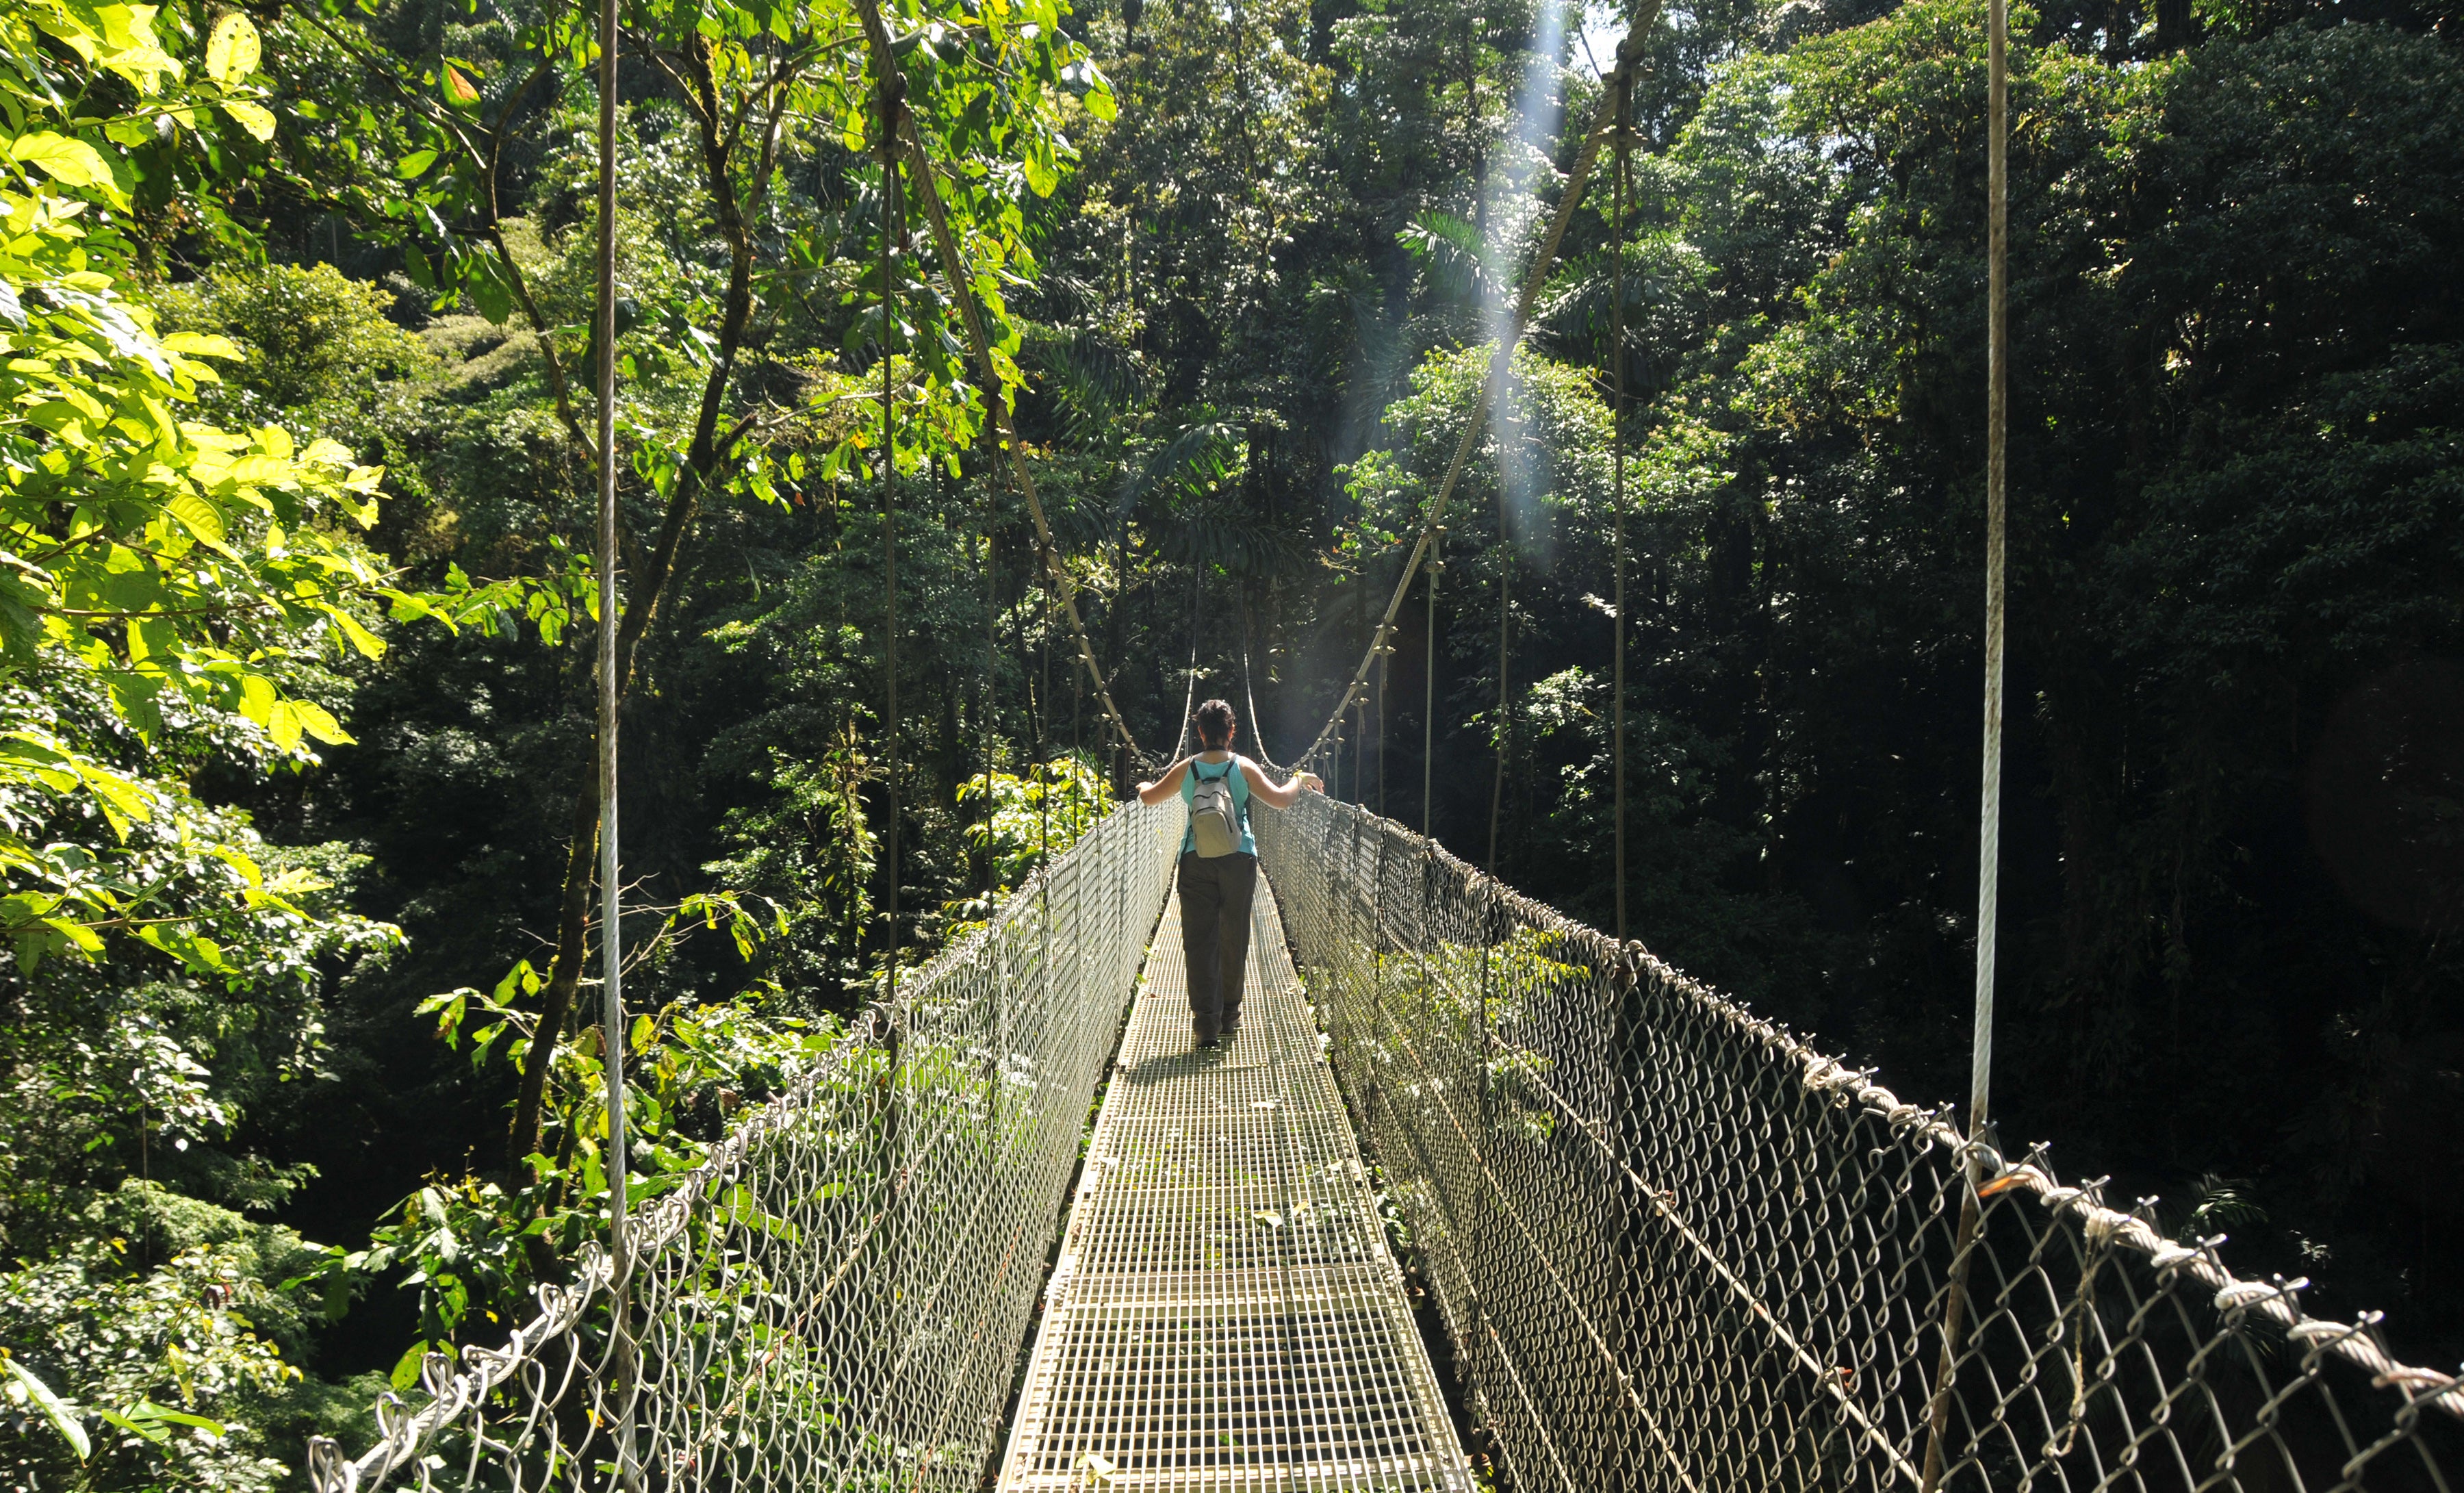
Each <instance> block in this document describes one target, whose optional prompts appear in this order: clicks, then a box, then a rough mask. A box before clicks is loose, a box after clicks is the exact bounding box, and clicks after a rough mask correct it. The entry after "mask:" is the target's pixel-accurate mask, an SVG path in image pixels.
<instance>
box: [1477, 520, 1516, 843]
mask: <svg viewBox="0 0 2464 1493" xmlns="http://www.w3.org/2000/svg"><path fill="white" fill-rule="evenodd" d="M1513 626H1514V541H1513V540H1511V539H1508V538H1507V537H1506V484H1505V483H1503V482H1501V483H1499V484H1498V485H1497V723H1496V736H1497V774H1496V776H1495V777H1493V778H1492V779H1489V787H1488V864H1487V866H1486V867H1484V868H1485V870H1487V872H1488V873H1489V874H1490V875H1492V876H1494V875H1496V874H1497V819H1498V811H1499V809H1500V808H1501V807H1502V806H1503V805H1504V804H1505V802H1506V754H1507V749H1508V748H1509V747H1511V746H1512V745H1513V742H1514V716H1513V714H1512V713H1513V696H1511V695H1509V694H1507V690H1506V665H1507V657H1506V648H1507V639H1508V636H1509V634H1510V632H1511V630H1512V628H1513Z"/></svg>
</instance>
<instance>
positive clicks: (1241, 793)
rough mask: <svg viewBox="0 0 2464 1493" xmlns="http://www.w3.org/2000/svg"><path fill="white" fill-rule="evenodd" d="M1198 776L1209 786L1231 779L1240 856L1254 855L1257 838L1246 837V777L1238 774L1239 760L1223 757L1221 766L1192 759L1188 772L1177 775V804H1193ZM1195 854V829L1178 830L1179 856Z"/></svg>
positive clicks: (1196, 833) (1196, 838) (1246, 775)
mask: <svg viewBox="0 0 2464 1493" xmlns="http://www.w3.org/2000/svg"><path fill="white" fill-rule="evenodd" d="M1209 769H1221V771H1210V770H1209ZM1201 772H1204V773H1205V774H1206V780H1207V781H1208V782H1213V781H1214V780H1215V779H1218V778H1226V777H1228V778H1229V779H1231V780H1232V807H1233V808H1234V809H1235V810H1237V811H1238V812H1239V813H1240V815H1241V853H1242V854H1243V855H1255V854H1257V853H1258V837H1257V836H1255V835H1253V834H1251V833H1249V775H1248V774H1247V773H1244V772H1243V771H1242V770H1241V759H1240V758H1239V757H1225V758H1224V759H1223V760H1222V761H1221V762H1200V761H1198V760H1196V759H1195V758H1193V759H1192V760H1191V761H1190V764H1189V771H1187V772H1185V773H1182V774H1181V775H1180V801H1181V802H1183V803H1193V802H1196V801H1197V800H1198V775H1199V773H1201ZM1197 850H1198V831H1197V830H1195V829H1184V830H1182V831H1181V832H1180V853H1181V854H1183V855H1191V854H1195V853H1196V852H1197Z"/></svg>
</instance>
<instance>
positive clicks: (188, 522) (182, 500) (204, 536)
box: [163, 493, 224, 546]
mask: <svg viewBox="0 0 2464 1493" xmlns="http://www.w3.org/2000/svg"><path fill="white" fill-rule="evenodd" d="M163 511H164V512H165V513H166V514H169V515H170V516H172V517H174V518H177V519H179V520H180V527H182V528H184V529H186V530H187V531H188V532H189V533H190V534H192V535H195V536H196V537H197V538H198V539H199V540H200V541H202V542H204V543H207V544H211V545H216V546H219V545H220V544H221V543H222V542H223V534H224V530H223V516H222V515H221V514H220V513H219V512H217V511H216V510H215V508H214V505H213V504H211V503H209V502H207V501H206V500H205V499H204V498H202V497H199V496H198V495H197V494H194V493H174V494H171V496H170V497H169V498H168V499H167V500H166V501H165V503H164V504H163Z"/></svg>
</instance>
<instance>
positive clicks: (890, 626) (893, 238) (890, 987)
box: [880, 73, 905, 1021]
mask: <svg viewBox="0 0 2464 1493" xmlns="http://www.w3.org/2000/svg"><path fill="white" fill-rule="evenodd" d="M904 86H905V85H904V81H903V79H902V78H901V77H900V76H899V75H898V74H895V73H888V74H884V75H883V76H882V77H881V86H880V95H881V99H880V102H881V565H882V589H883V629H882V639H881V653H882V676H883V680H884V687H883V693H884V695H885V696H886V697H887V700H888V704H889V710H890V716H889V719H888V720H886V721H884V722H883V725H884V726H885V728H886V729H887V739H888V742H889V756H890V763H889V768H890V771H889V783H890V854H889V857H888V865H889V867H890V898H889V901H890V948H889V952H888V955H887V956H886V968H887V970H888V978H887V984H886V988H885V990H884V997H885V1000H884V1004H885V1005H886V1006H887V1007H888V1009H889V1011H890V1013H891V1020H892V1021H895V1020H897V1014H898V448H897V446H896V444H895V443H896V440H897V436H896V432H895V431H894V429H893V428H892V426H891V416H892V413H893V403H894V400H895V398H896V385H895V384H894V383H893V380H894V378H895V375H896V367H895V364H894V362H893V360H892V359H891V354H890V347H891V340H893V338H894V336H895V331H894V329H895V326H896V323H897V316H898V297H897V296H896V294H895V293H894V291H893V289H892V287H891V274H893V273H895V271H896V268H897V266H896V263H895V261H896V257H897V252H898V208H899V201H898V199H899V189H898V117H899V115H900V113H902V112H903V111H902V110H901V109H900V107H899V102H900V100H899V95H900V93H901V92H903V90H904Z"/></svg>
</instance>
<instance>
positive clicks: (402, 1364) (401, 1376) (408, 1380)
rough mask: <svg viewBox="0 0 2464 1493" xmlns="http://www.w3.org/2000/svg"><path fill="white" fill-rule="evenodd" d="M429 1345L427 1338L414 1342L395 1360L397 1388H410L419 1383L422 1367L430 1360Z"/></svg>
mask: <svg viewBox="0 0 2464 1493" xmlns="http://www.w3.org/2000/svg"><path fill="white" fill-rule="evenodd" d="M428 1347H429V1345H428V1343H427V1341H426V1340H425V1339H423V1340H421V1341H419V1342H416V1343H413V1344H411V1345H410V1347H409V1348H407V1349H406V1350H404V1351H403V1355H402V1357H401V1358H399V1359H397V1360H396V1361H395V1363H394V1366H393V1375H392V1380H393V1387H394V1388H395V1389H396V1390H398V1391H399V1390H408V1389H411V1388H414V1387H416V1386H417V1385H418V1383H419V1371H420V1367H421V1366H422V1365H423V1364H425V1363H426V1362H427V1361H428Z"/></svg>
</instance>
